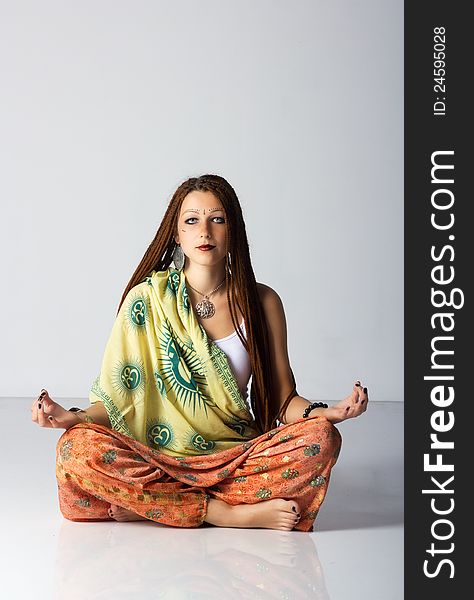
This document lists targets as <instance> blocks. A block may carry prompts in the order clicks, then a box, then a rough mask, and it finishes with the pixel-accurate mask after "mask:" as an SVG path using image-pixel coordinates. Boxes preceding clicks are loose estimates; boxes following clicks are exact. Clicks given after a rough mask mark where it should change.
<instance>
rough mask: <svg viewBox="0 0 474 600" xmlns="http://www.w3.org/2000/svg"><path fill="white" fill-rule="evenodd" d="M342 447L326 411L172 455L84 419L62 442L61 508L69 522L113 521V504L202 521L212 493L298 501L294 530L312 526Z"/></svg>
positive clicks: (159, 516) (230, 500)
mask: <svg viewBox="0 0 474 600" xmlns="http://www.w3.org/2000/svg"><path fill="white" fill-rule="evenodd" d="M340 447H341V436H340V433H339V431H338V430H337V429H336V427H334V425H333V424H332V423H330V422H329V421H328V420H327V419H326V418H324V417H310V418H306V419H299V420H298V421H295V422H294V423H290V424H288V425H281V426H279V427H277V428H275V429H273V430H271V431H270V432H268V433H265V434H263V435H261V436H258V437H256V438H254V439H252V440H249V441H247V442H244V443H242V444H238V445H237V446H234V447H233V448H229V449H227V450H223V451H221V452H216V453H214V454H206V455H202V456H188V457H184V458H180V457H174V456H168V455H166V454H163V453H162V452H159V451H158V450H155V449H152V448H150V447H149V446H146V445H144V444H142V443H141V442H138V441H136V440H134V439H132V438H130V437H128V436H126V435H124V434H122V433H118V432H117V431H114V430H113V429H109V428H108V427H104V426H102V425H97V424H94V423H81V424H79V425H75V426H74V427H71V428H70V429H68V430H67V431H65V432H64V433H63V435H62V436H61V437H60V439H59V441H58V445H57V461H56V476H57V481H58V492H59V505H60V509H61V512H62V514H63V515H64V517H66V518H67V519H70V520H72V521H98V520H100V521H104V520H106V521H110V520H111V518H110V517H109V515H108V514H107V511H108V509H109V507H110V504H116V505H118V506H122V507H123V508H126V509H128V510H131V511H133V512H134V513H136V514H138V515H140V516H142V517H144V518H146V519H149V520H151V521H156V522H158V523H162V524H165V525H172V526H175V527H199V526H200V525H201V524H202V523H203V521H204V517H205V515H206V511H207V502H208V500H209V498H210V497H212V498H218V499H220V500H223V501H224V502H226V503H227V504H232V505H235V504H254V503H256V502H262V501H263V500H268V499H273V498H284V499H285V500H296V501H297V502H298V504H299V506H300V509H301V511H300V513H301V519H300V522H299V523H298V524H297V525H296V527H295V529H297V530H300V531H313V522H314V520H315V518H316V516H317V514H318V511H319V507H320V506H321V503H322V502H323V500H324V497H325V495H326V491H327V487H328V484H329V477H330V473H331V469H332V467H333V465H334V463H335V462H336V460H337V457H338V454H339V450H340Z"/></svg>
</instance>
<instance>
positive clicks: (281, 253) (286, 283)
mask: <svg viewBox="0 0 474 600" xmlns="http://www.w3.org/2000/svg"><path fill="white" fill-rule="evenodd" d="M0 69H1V71H0V73H1V82H2V83H1V85H2V93H1V94H0V152H1V155H0V159H1V161H0V164H1V176H0V198H1V203H2V218H1V220H0V223H1V224H0V256H1V257H2V277H1V281H2V283H1V285H2V293H1V295H0V302H1V310H2V315H3V316H4V321H3V332H2V344H1V349H0V353H1V356H0V361H1V371H2V377H1V380H0V396H6V397H10V396H16V397H18V396H36V395H37V394H39V391H40V389H41V388H42V387H46V388H47V389H48V391H49V392H50V394H51V396H52V397H53V398H54V397H55V396H57V397H71V398H87V396H88V392H89V388H90V385H91V384H92V381H93V380H94V378H95V377H96V375H97V374H98V372H99V369H100V362H101V359H102V353H103V350H104V348H105V344H106V342H107V339H108V336H109V333H110V330H111V327H112V324H113V321H114V318H115V313H116V309H117V306H118V303H119V301H120V297H121V295H122V292H123V290H124V288H125V286H126V284H127V282H128V280H129V279H130V277H131V275H132V273H133V271H134V270H135V267H136V266H137V264H138V262H139V261H140V259H141V257H142V256H143V254H144V252H145V250H146V248H147V247H148V245H149V243H150V242H151V240H152V238H153V237H154V235H155V232H156V229H157V227H158V225H159V223H160V221H161V218H162V216H163V214H164V211H165V209H166V206H167V204H168V202H169V200H170V198H171V195H172V193H173V191H174V190H175V189H176V187H177V186H178V185H179V184H180V183H181V182H182V181H183V180H184V179H186V178H188V177H190V176H197V175H200V174H203V173H206V172H212V173H218V174H220V175H222V176H224V177H226V178H227V179H228V181H229V182H230V183H231V184H232V185H233V186H234V188H235V190H236V192H237V195H238V196H239V198H240V201H241V203H242V207H243V211H244V217H245V219H246V224H247V232H248V235H249V241H250V245H251V253H252V260H253V264H254V269H255V273H256V277H257V280H258V281H261V282H263V283H266V284H267V285H270V286H271V287H273V288H274V289H275V290H276V291H277V292H278V293H279V294H280V296H281V298H282V300H283V303H284V306H285V310H286V317H287V324H288V346H289V354H290V360H291V364H292V367H293V370H294V373H295V376H296V380H297V384H298V392H299V393H300V394H301V395H303V396H305V397H307V398H308V399H328V400H336V399H339V398H342V397H343V396H345V395H347V393H348V392H349V391H350V388H351V386H352V383H353V381H354V380H355V379H356V378H361V379H362V380H363V381H364V383H366V384H367V385H368V386H369V390H370V397H371V400H373V401H401V400H402V399H403V398H402V384H403V350H402V348H403V272H402V264H403V252H402V245H403V231H402V223H403V204H402V200H403V195H402V189H403V188H402V186H403V170H402V158H403V154H402V152H403V148H402V144H403V137H402V136H403V71H402V69H403V3H402V2H401V0H383V1H380V0H378V1H377V0H361V1H358V2H356V1H350V0H339V1H337V0H336V1H334V0H333V1H326V0H316V1H312V2H311V1H301V0H300V1H294V2H284V1H275V0H259V1H250V0H249V1H238V2H237V1H227V2H226V1H217V0H201V1H200V2H192V1H178V2H173V3H171V2H168V1H151V0H149V1H145V0H142V1H136V0H134V1H132V0H127V1H118V2H117V1H116V0H113V1H112V0H100V1H97V0H95V1H91V0H81V2H72V1H69V2H65V1H59V0H58V1H52V0H43V1H42V2H40V3H39V2H33V1H30V2H26V1H25V2H22V1H19V2H8V1H3V0H2V1H1V2H0Z"/></svg>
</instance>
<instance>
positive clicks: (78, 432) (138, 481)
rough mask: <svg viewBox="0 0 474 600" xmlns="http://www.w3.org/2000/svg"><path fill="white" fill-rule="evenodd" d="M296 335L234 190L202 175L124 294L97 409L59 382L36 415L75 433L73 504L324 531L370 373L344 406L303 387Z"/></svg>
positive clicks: (69, 486) (70, 480)
mask: <svg viewBox="0 0 474 600" xmlns="http://www.w3.org/2000/svg"><path fill="white" fill-rule="evenodd" d="M172 261H173V265H171V263H172ZM286 336H287V333H286V321H285V314H284V309H283V304H282V302H281V299H280V297H279V296H278V294H277V293H276V292H275V291H274V290H273V289H272V288H271V287H269V286H267V285H264V284H261V283H257V282H256V281H255V275H254V272H253V269H252V265H251V261H250V254H249V246H248V241H247V234H246V230H245V223H244V220H243V216H242V210H241V207H240V203H239V200H238V198H237V195H236V193H235V191H234V189H233V188H232V186H231V185H230V184H229V183H228V182H227V181H226V180H225V179H224V178H222V177H220V176H217V175H203V176H201V177H197V178H191V179H188V180H187V181H185V182H184V183H182V184H181V185H180V186H179V187H178V189H177V190H176V192H175V193H174V195H173V197H172V199H171V202H170V204H169V206H168V209H167V211H166V214H165V216H164V218H163V221H162V223H161V225H160V227H159V229H158V232H157V234H156V236H155V238H154V240H153V241H152V243H151V244H150V246H149V248H148V250H147V251H146V253H145V255H144V256H143V258H142V260H141V262H140V264H139V265H138V267H137V269H136V270H135V273H134V274H133V276H132V278H131V280H130V281H129V283H128V285H127V287H126V289H125V291H124V293H123V296H122V299H121V302H120V305H119V307H118V312H117V317H116V320H115V323H114V325H113V328H112V332H111V335H110V338H109V340H108V343H107V345H106V348H105V352H104V357H103V361H102V366H101V371H100V374H99V376H98V377H97V379H96V380H95V381H94V383H93V385H92V388H91V391H90V395H89V399H90V404H91V405H90V407H89V408H88V409H87V410H85V411H84V410H79V409H72V410H66V409H64V408H63V407H61V406H60V405H59V404H58V403H56V402H54V401H53V400H52V399H51V398H50V396H49V394H48V392H47V391H46V390H42V393H41V395H40V396H39V398H38V399H37V400H35V401H34V403H33V406H32V419H33V421H34V422H36V423H38V425H40V426H41V427H50V428H64V429H66V431H65V433H63V435H62V436H61V438H60V439H59V441H58V446H57V467H56V474H57V480H58V489H59V502H60V508H61V512H62V514H63V515H64V516H65V517H66V518H68V519H71V520H74V521H96V520H111V519H114V520H117V521H132V520H139V519H148V520H151V521H156V522H158V523H162V524H166V525H172V526H178V527H198V526H199V525H201V524H202V523H203V522H207V523H211V524H213V525H218V526H223V527H264V528H271V529H281V530H290V529H298V530H301V531H312V530H313V522H314V520H315V518H316V516H317V513H318V510H319V507H320V505H321V503H322V502H323V500H324V497H325V495H326V491H327V486H328V483H329V477H330V473H331V469H332V467H333V465H334V463H335V462H336V460H337V456H338V453H339V449H340V445H341V436H340V434H339V432H338V430H337V429H336V427H335V426H334V424H335V423H338V422H340V421H343V420H345V419H349V418H351V417H356V416H358V415H360V414H361V413H363V412H364V411H365V410H366V409H367V403H368V395H367V388H365V387H363V385H362V384H361V382H360V381H357V382H356V383H355V385H354V386H353V388H352V391H351V393H350V394H349V395H348V396H347V397H346V398H345V399H344V400H342V401H340V402H339V403H337V404H336V405H334V406H331V407H328V406H327V405H325V404H323V403H321V402H315V403H310V402H309V401H308V400H306V399H305V398H303V397H302V396H300V395H298V393H297V391H296V384H295V379H294V376H293V371H292V369H291V367H290V364H289V360H288V352H287V337H286ZM250 377H251V378H252V381H251V385H250V398H248V392H247V387H248V383H249V380H250Z"/></svg>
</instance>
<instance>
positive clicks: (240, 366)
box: [213, 321, 252, 401]
mask: <svg viewBox="0 0 474 600" xmlns="http://www.w3.org/2000/svg"><path fill="white" fill-rule="evenodd" d="M240 328H241V330H242V333H243V335H244V338H245V339H247V335H246V332H245V323H244V321H242V323H241V325H240ZM213 342H214V344H216V345H217V346H219V348H220V349H221V350H222V351H223V352H224V353H225V354H226V355H227V359H228V361H229V366H230V368H231V369H232V372H233V373H234V377H235V379H236V381H237V384H238V386H239V388H240V391H241V392H242V396H243V398H244V400H245V401H247V396H248V390H247V388H248V383H249V380H250V376H251V374H252V369H251V366H250V357H249V354H248V352H247V350H246V349H245V348H244V345H243V344H242V342H241V341H240V338H239V336H238V335H237V331H234V333H231V334H230V335H228V336H227V337H224V338H221V339H220V340H213Z"/></svg>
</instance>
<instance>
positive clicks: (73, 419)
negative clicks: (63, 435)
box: [31, 390, 81, 429]
mask: <svg viewBox="0 0 474 600" xmlns="http://www.w3.org/2000/svg"><path fill="white" fill-rule="evenodd" d="M31 420H32V421H33V423H38V425H39V426H40V427H49V428H50V429H69V428H70V427H72V426H73V425H77V424H78V423H80V422H81V421H80V419H79V417H78V416H77V415H76V413H74V412H70V411H69V410H66V409H65V408H63V407H62V406H61V405H60V404H58V403H57V402H54V400H51V398H50V397H49V394H48V392H47V391H46V390H41V394H40V396H39V398H37V399H36V400H35V401H34V402H33V404H32V406H31Z"/></svg>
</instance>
